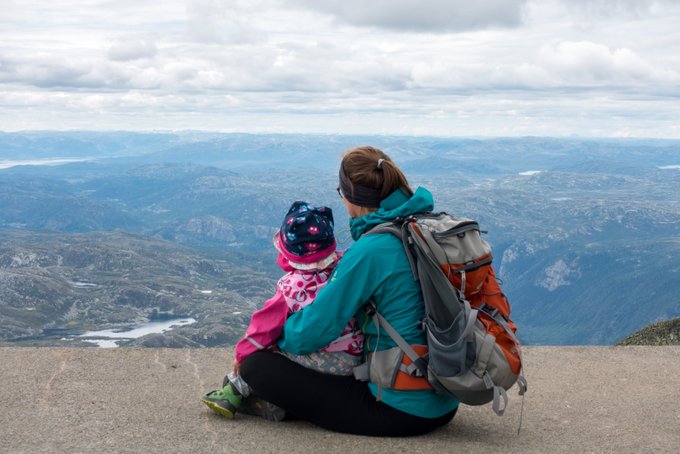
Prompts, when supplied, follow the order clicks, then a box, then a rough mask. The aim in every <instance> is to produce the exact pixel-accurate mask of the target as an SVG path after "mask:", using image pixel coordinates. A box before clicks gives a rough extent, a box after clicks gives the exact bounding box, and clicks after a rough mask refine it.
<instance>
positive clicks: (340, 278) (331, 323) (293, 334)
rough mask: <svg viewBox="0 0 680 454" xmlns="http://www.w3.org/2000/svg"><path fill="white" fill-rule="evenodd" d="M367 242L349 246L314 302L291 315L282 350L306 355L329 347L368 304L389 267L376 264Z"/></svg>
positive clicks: (281, 343)
mask: <svg viewBox="0 0 680 454" xmlns="http://www.w3.org/2000/svg"><path fill="white" fill-rule="evenodd" d="M366 243H370V241H368V242H364V241H362V242H361V243H359V242H357V243H355V244H354V245H353V246H352V247H351V248H350V249H348V250H347V252H345V255H344V257H343V258H342V260H341V261H340V263H339V264H338V266H337V268H336V269H335V271H334V272H333V274H332V275H331V278H330V280H329V282H328V283H327V284H326V286H325V287H324V288H323V289H322V290H321V291H320V292H319V294H318V295H317V296H316V298H315V299H314V302H313V303H312V304H310V305H309V306H306V307H305V308H303V309H302V310H300V311H298V312H295V313H294V314H292V315H291V316H290V317H289V318H288V320H287V321H286V324H285V327H284V331H283V339H282V340H281V341H279V347H280V348H281V349H282V350H285V351H287V352H289V353H293V354H296V355H304V354H308V353H311V352H314V351H317V350H319V349H321V348H323V347H325V346H327V345H328V344H329V343H331V342H332V341H333V340H335V339H336V338H337V337H338V336H339V335H340V334H341V333H342V331H343V330H344V329H345V327H346V326H347V322H348V321H349V320H350V319H351V318H352V317H353V316H354V314H356V313H357V311H358V310H359V309H360V308H361V307H362V306H363V305H364V304H366V302H367V301H368V300H369V298H370V297H371V295H373V293H374V292H375V290H376V289H377V288H378V286H379V285H380V284H381V283H382V282H383V281H384V279H385V278H386V277H387V275H388V274H389V270H386V269H384V268H383V267H380V266H374V263H373V259H372V257H373V256H374V255H373V254H372V253H371V249H370V248H369V247H367V244H366Z"/></svg>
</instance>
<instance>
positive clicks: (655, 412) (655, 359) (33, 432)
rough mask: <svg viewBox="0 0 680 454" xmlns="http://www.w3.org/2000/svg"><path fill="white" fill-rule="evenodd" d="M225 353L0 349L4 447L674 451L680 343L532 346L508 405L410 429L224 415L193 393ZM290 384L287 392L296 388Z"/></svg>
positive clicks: (207, 386)
mask: <svg viewBox="0 0 680 454" xmlns="http://www.w3.org/2000/svg"><path fill="white" fill-rule="evenodd" d="M229 356H230V352H226V351H225V350H224V349H184V350H178V349H131V348H118V349H85V348H83V349H63V348H13V347H7V348H0V364H1V365H2V367H0V383H2V386H0V402H1V403H2V405H1V406H0V440H2V443H1V445H2V451H3V452H8V453H35V452H116V453H127V452H145V453H147V452H148V453H168V452H192V453H202V452H206V453H215V452H229V453H241V452H243V453H250V452H252V453H258V454H259V453H279V452H289V453H294V452H309V453H317V452H321V451H323V452H324V453H327V454H329V453H336V452H337V453H354V452H356V453H366V452H408V453H420V452H423V453H426V452H427V453H433V452H435V453H436V452H442V453H443V452H484V453H492V452H504V453H507V452H517V453H519V452H541V453H543V452H551V453H559V452H565V453H566V452H569V453H573V452H617V453H621V452H631V453H633V452H634V453H638V452H678V450H679V449H680V396H679V395H678V392H677V390H678V385H679V384H680V381H679V379H678V377H680V346H669V347H528V348H526V349H525V358H526V363H527V366H526V374H527V379H528V381H529V392H528V393H527V395H526V399H525V402H524V416H523V422H522V430H521V432H520V434H519V435H518V434H517V427H518V424H519V417H520V408H521V404H520V403H521V400H520V398H519V397H518V396H517V390H516V388H513V389H512V390H511V391H510V393H509V394H510V399H511V400H510V405H509V408H508V411H507V412H506V415H505V416H503V417H497V416H495V415H494V414H493V412H492V411H491V409H490V408H489V407H488V406H483V407H467V406H461V409H460V411H459V413H458V415H457V416H456V417H455V418H454V420H453V422H452V423H451V424H449V425H448V426H447V427H445V428H443V429H442V430H439V431H437V432H434V433H432V434H430V435H426V436H423V437H417V438H391V439H387V438H372V437H362V436H353V435H345V434H338V433H332V432H328V431H326V430H323V429H319V428H316V427H314V426H311V425H309V424H307V423H304V422H299V421H292V422H282V423H272V422H268V421H264V420H260V419H258V418H254V417H250V416H245V415H244V416H241V415H238V417H237V419H235V420H227V419H224V418H221V417H219V416H217V415H215V414H213V413H212V412H210V411H209V410H208V409H207V408H206V407H205V406H204V405H203V404H202V403H201V402H200V400H199V398H200V396H201V395H202V394H203V393H205V392H206V391H208V390H211V389H214V388H215V387H217V385H218V384H219V383H220V382H221V379H222V376H223V374H224V367H225V363H226V361H227V358H229ZM291 392H295V390H291Z"/></svg>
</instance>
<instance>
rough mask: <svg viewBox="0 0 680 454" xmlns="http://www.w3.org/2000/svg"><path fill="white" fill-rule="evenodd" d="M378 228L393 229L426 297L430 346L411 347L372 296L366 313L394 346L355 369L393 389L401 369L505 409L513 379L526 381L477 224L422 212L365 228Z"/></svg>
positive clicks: (471, 400) (472, 401) (462, 397)
mask: <svg viewBox="0 0 680 454" xmlns="http://www.w3.org/2000/svg"><path fill="white" fill-rule="evenodd" d="M378 233H391V234H394V235H396V236H397V237H398V238H400V239H401V240H402V242H403V244H404V249H405V251H406V255H407V257H408V260H409V263H410V265H411V269H412V271H413V275H414V279H416V280H417V281H419V283H420V286H421V290H422V295H423V300H424V302H425V319H424V320H423V323H422V326H423V328H424V329H425V332H426V338H427V347H426V348H425V347H424V346H411V345H409V344H408V343H407V342H406V341H405V340H404V339H403V338H402V337H401V335H399V333H397V331H396V330H395V329H394V328H393V327H392V326H391V325H390V324H389V323H388V322H387V320H385V318H383V317H382V315H380V313H379V312H378V311H377V308H376V306H375V304H374V303H373V302H369V304H368V305H367V307H366V311H367V313H368V314H369V316H372V317H373V322H374V323H375V325H376V328H377V329H378V333H379V332H380V329H381V328H382V329H384V330H385V331H386V332H387V334H388V335H389V336H390V337H391V338H392V339H393V340H394V342H395V343H396V344H397V345H398V347H394V348H392V349H387V350H383V351H375V352H371V353H369V359H368V361H367V363H366V364H365V366H364V368H363V369H364V370H363V371H362V370H361V369H360V370H359V371H358V374H355V375H357V377H358V378H361V377H360V375H363V376H364V377H363V378H368V379H370V381H371V382H373V383H376V384H377V385H378V387H379V389H380V388H381V387H386V388H395V386H394V385H395V378H396V377H397V376H398V372H399V371H401V372H406V373H407V374H409V375H410V376H412V377H426V378H427V381H428V382H429V385H431V387H432V388H433V389H434V390H435V392H438V393H443V394H448V395H450V396H453V397H454V398H456V399H457V400H458V401H460V402H462V403H464V404H468V405H482V404H485V403H488V402H492V401H493V410H494V411H495V412H496V414H498V415H499V416H500V415H502V414H503V413H504V411H505V408H506V407H507V403H508V397H507V393H506V390H508V389H510V388H511V387H512V386H513V385H514V384H515V383H517V384H518V386H519V394H520V395H524V392H525V391H526V380H525V379H524V376H523V374H522V366H523V365H522V353H521V348H520V345H519V341H518V340H517V337H516V336H515V331H516V329H517V328H516V326H515V324H514V323H513V322H512V321H511V320H510V305H509V303H508V300H507V299H506V297H505V295H504V294H503V292H502V291H501V289H500V287H499V285H498V282H497V280H496V275H495V273H494V270H493V267H492V266H491V262H492V252H491V247H490V246H489V244H488V243H487V242H486V241H484V240H483V239H482V238H481V236H480V233H481V231H480V228H479V224H478V223H477V222H475V221H473V220H470V219H466V218H457V217H454V216H451V215H449V214H447V213H423V214H417V215H412V216H409V217H407V218H404V219H397V220H395V221H394V222H390V223H384V224H380V225H378V226H376V227H374V228H373V229H372V230H370V231H369V232H367V233H366V234H367V235H368V234H378ZM419 353H420V354H419ZM402 389H403V388H402ZM411 389H415V388H411ZM379 394H380V391H379Z"/></svg>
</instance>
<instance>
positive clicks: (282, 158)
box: [0, 132, 680, 346]
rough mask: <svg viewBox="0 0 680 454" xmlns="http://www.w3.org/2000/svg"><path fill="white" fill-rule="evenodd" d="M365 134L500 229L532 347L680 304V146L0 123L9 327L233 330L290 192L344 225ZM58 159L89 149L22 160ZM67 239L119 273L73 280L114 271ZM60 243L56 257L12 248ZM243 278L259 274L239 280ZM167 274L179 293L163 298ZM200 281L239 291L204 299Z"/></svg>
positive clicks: (7, 335) (608, 339) (13, 337)
mask: <svg viewBox="0 0 680 454" xmlns="http://www.w3.org/2000/svg"><path fill="white" fill-rule="evenodd" d="M360 144H371V145H374V146H378V147H380V148H382V149H383V150H385V151H386V152H387V153H388V154H390V156H392V158H393V159H394V160H395V161H396V162H397V163H398V164H399V165H400V166H401V167H402V168H403V169H404V171H405V173H406V174H407V176H408V177H409V180H410V182H411V184H412V185H413V186H418V185H423V186H425V187H427V188H429V189H430V190H431V191H432V192H433V194H434V196H435V203H436V207H435V208H436V210H444V211H447V212H449V213H452V214H456V215H461V216H466V217H471V218H474V219H477V220H478V221H479V222H480V224H481V225H482V228H483V229H485V230H487V231H488V234H487V235H486V239H487V240H488V241H489V242H490V243H491V244H492V246H493V248H494V255H495V258H494V262H495V267H496V269H497V274H498V276H499V277H500V278H501V280H502V282H503V289H504V291H505V293H506V294H507V295H508V297H509V299H510V301H511V303H512V306H513V319H514V320H515V321H516V322H517V324H518V325H519V326H520V330H519V334H520V338H521V339H522V341H523V342H524V343H526V344H612V343H614V342H616V341H617V340H619V339H621V338H623V337H625V336H626V335H627V334H630V333H631V332H634V331H636V330H638V329H640V328H642V327H644V326H646V325H648V324H650V323H653V322H657V321H661V320H665V319H670V318H673V317H677V316H679V315H680V297H678V296H677V295H680V197H678V194H680V141H672V140H642V139H636V140H633V139H629V140H624V139H618V140H615V139H606V140H605V139H602V140H584V139H555V138H531V137H529V138H518V139H484V140H482V139H450V138H436V137H388V136H375V137H370V136H310V135H295V134H289V135H275V134H270V135H249V134H217V133H215V134H207V133H197V132H185V133H163V134H154V133H148V134H146V133H145V134H141V133H126V132H117V133H94V132H72V133H59V132H25V133H0V208H1V209H0V234H1V235H0V237H1V238H3V249H2V254H0V277H1V279H0V315H2V317H3V319H2V328H1V329H0V339H4V340H5V341H6V342H27V339H28V338H31V339H33V340H32V341H31V342H37V341H36V339H35V337H36V336H37V337H40V336H41V333H42V332H43V331H44V330H51V329H59V328H68V327H72V331H73V332H79V330H87V329H93V328H98V327H102V326H110V325H111V324H126V323H127V324H130V323H133V322H135V321H139V320H142V319H148V318H149V317H150V316H154V312H153V310H154V309H155V310H156V313H174V314H177V315H183V316H184V315H186V316H192V317H194V318H195V319H196V320H197V323H196V324H194V325H189V326H183V327H181V328H178V329H177V330H173V333H174V332H175V331H177V332H178V333H179V332H185V333H189V332H190V331H192V330H195V331H196V333H194V334H191V333H189V334H187V335H185V336H184V338H185V339H187V340H179V337H178V338H177V339H175V340H174V341H167V342H168V343H169V344H177V345H189V344H188V342H196V343H197V344H200V345H211V346H213V345H223V344H227V343H229V342H233V340H234V339H235V338H236V337H235V336H236V332H237V331H238V330H240V329H242V328H243V327H244V326H245V323H247V315H246V314H245V312H248V311H250V310H252V309H253V308H255V307H256V306H257V305H259V304H262V302H263V301H264V299H266V298H267V297H268V292H270V291H271V290H272V289H273V283H274V282H275V280H276V278H277V277H278V276H279V275H280V270H278V269H277V267H276V266H275V264H274V257H275V254H274V251H273V248H272V246H271V237H272V235H273V234H274V232H275V231H276V229H277V227H278V225H279V223H280V221H281V219H282V217H283V215H284V214H285V212H286V210H287V208H288V207H289V206H290V204H291V203H292V201H294V200H308V201H310V202H312V203H314V204H317V205H321V204H323V205H327V206H329V207H331V208H332V209H333V211H334V214H335V218H336V234H338V236H339V237H341V238H345V237H347V232H341V231H342V230H343V229H344V228H345V226H346V225H347V223H348V218H347V214H346V212H345V210H344V207H343V205H342V203H341V201H340V200H339V198H338V197H337V194H336V193H335V187H336V186H337V166H338V162H339V157H340V155H341V153H342V151H343V150H345V149H347V148H349V147H351V146H354V145H360ZM57 158H60V159H63V160H69V159H71V160H76V159H78V160H79V161H78V162H70V163H64V164H61V165H14V164H17V163H18V161H40V160H53V159H57ZM44 164H48V162H44ZM66 244H71V245H73V244H78V245H80V247H81V249H82V252H81V253H82V254H83V255H84V256H88V257H89V258H88V259H87V260H89V262H88V263H91V264H92V263H97V264H99V265H97V266H94V265H92V266H91V267H90V268H88V267H85V268H84V269H86V270H90V269H92V270H93V273H95V274H97V273H100V272H102V270H100V269H99V268H98V266H102V267H104V266H105V264H106V263H118V264H119V266H118V267H117V268H116V269H115V270H109V271H107V273H112V274H110V276H111V279H112V281H111V282H112V283H111V284H110V285H106V286H101V287H97V288H96V290H94V288H92V287H90V288H78V287H75V288H74V287H73V285H71V284H68V282H80V281H83V282H90V281H89V280H88V279H90V280H91V281H92V283H97V282H99V281H97V279H100V278H101V276H99V275H98V274H97V275H92V276H89V275H88V276H86V277H82V276H80V274H82V273H83V271H82V270H80V271H77V270H79V268H77V267H76V268H74V267H73V266H71V265H69V266H66V265H63V264H64V263H71V262H68V261H67V262H64V258H63V257H65V256H69V257H70V255H68V254H66V252H65V251H66V250H67V249H66V246H65V245H66ZM350 244H351V241H350V242H348V243H345V244H344V245H343V246H342V247H348V246H349V245H350ZM95 246H96V247H95ZM123 250H125V251H128V253H129V254H130V257H134V260H133V261H132V262H125V260H123V259H122V258H120V257H119V256H118V255H116V254H115V253H114V252H117V251H123ZM149 251H154V252H153V253H151V252H149ZM64 254H66V255H64ZM51 255H53V256H52V258H51V259H49V260H48V259H47V258H45V260H47V261H46V262H45V263H50V265H44V264H43V262H41V261H40V260H37V259H36V260H37V261H36V260H28V261H25V260H24V259H21V260H19V262H17V261H16V260H15V258H16V257H50V256H51ZM59 257H62V258H61V259H60V258H59ZM50 260H51V261H50ZM59 260H61V262H59ZM83 260H85V259H83ZM131 260H132V259H131ZM202 260H203V261H205V262H201V261H202ZM12 263H14V265H12ZM17 263H25V265H22V266H21V267H19V268H17V267H16V264H17ZM59 263H61V264H62V265H59ZM84 263H85V262H84ZM167 263H184V268H181V267H180V268H176V267H172V266H164V264H167ZM200 263H208V264H210V266H208V268H206V269H213V270H219V271H217V272H214V273H213V274H211V273H210V272H207V271H205V270H204V268H203V265H199V264H200ZM88 266H90V265H88ZM19 270H21V272H20V273H19ZM95 270H96V271H95ZM131 270H135V271H134V272H132V271H131ZM17 273H19V274H17ZM137 273H139V277H140V279H141V277H142V276H143V277H144V279H143V280H139V281H138V280H134V281H129V279H130V276H131V275H133V274H137ZM231 274H235V275H240V276H250V275H257V276H259V277H258V278H257V279H255V280H252V282H251V284H249V285H247V286H245V287H244V286H239V285H238V284H237V283H236V282H234V281H233V280H230V278H228V277H227V275H231ZM83 276H85V275H84V274H83ZM124 276H127V279H128V281H127V282H126V281H125V280H124V279H123V277H124ZM187 276H191V279H198V280H197V281H192V280H191V279H189V280H186V279H188V278H187ZM183 279H184V280H185V282H184V284H183V285H179V284H178V282H180V281H182V280H183ZM154 280H155V281H158V282H164V283H166V284H167V285H166V287H164V290H163V292H165V294H166V295H172V297H170V296H167V299H166V300H163V301H166V305H165V306H163V307H162V308H161V307H160V306H159V305H158V304H157V303H158V300H155V299H154V298H152V297H151V294H152V291H151V290H150V289H154V287H153V286H151V285H150V284H149V282H152V281H154ZM40 282H42V284H40ZM45 282H49V285H47V284H45ZM202 282H205V283H206V284H209V285H208V286H209V287H211V289H221V290H220V292H228V294H229V297H224V298H222V299H217V297H216V296H215V295H216V294H213V295H212V296H211V297H207V296H205V295H206V294H202V293H200V292H198V293H196V289H198V288H200V287H202V285H199V284H201V283H202ZM29 283H30V285H29ZM98 285H99V284H98ZM47 289H49V290H47ZM133 289H134V290H133ZM215 291H216V290H215ZM87 292H90V293H87ZM225 294H226V293H225ZM137 299H139V302H136V301H137ZM187 300H191V301H194V300H195V301H196V309H195V310H190V308H191V307H192V306H193V304H190V303H188V302H187ZM29 302H30V304H29ZM79 304H80V305H81V306H82V307H85V306H87V307H88V308H89V309H88V310H85V309H79V307H81V306H79ZM217 306H223V308H222V309H219V310H221V311H222V312H219V313H220V314H221V315H218V320H220V322H219V323H217V322H216V323H213V322H212V320H214V319H211V316H210V315H209V314H212V313H213V312H210V311H214V310H218V309H216V307H217ZM208 307H210V308H211V309H210V310H208V309H207V308H208ZM31 308H33V309H31ZM170 311H172V312H170ZM234 312H241V313H242V314H240V315H242V317H240V318H239V317H236V318H235V319H233V320H232V319H231V318H229V316H228V315H229V314H232V313H234ZM220 317H221V318H220ZM225 317H226V318H225ZM221 323H224V326H226V328H224V329H223V330H222V331H221V333H222V334H220V336H216V337H215V339H213V340H209V341H206V340H205V338H204V337H203V336H205V335H206V334H205V330H208V331H209V330H211V329H215V330H218V329H219V328H218V326H220V324H221ZM208 325H209V326H210V328H206V326H208ZM74 326H75V327H74ZM48 332H51V331H48ZM199 332H200V334H197V333H199ZM166 337H168V338H170V337H173V336H171V335H168V336H166ZM208 338H210V336H208ZM201 339H203V341H201ZM43 341H45V342H48V340H46V339H43ZM156 342H158V339H156Z"/></svg>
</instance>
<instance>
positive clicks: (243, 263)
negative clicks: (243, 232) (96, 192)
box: [0, 231, 273, 347]
mask: <svg viewBox="0 0 680 454" xmlns="http://www.w3.org/2000/svg"><path fill="white" fill-rule="evenodd" d="M0 241H1V246H0V326H2V329H0V342H2V341H5V342H12V343H13V344H14V345H62V346H78V345H92V344H88V343H87V342H86V341H84V340H81V339H79V338H76V337H75V336H77V335H79V334H82V333H84V332H87V331H96V330H102V329H119V330H120V329H125V328H128V327H131V326H134V325H137V324H139V323H143V322H148V321H149V320H163V319H170V318H179V317H192V318H193V319H195V320H196V323H193V324H191V325H187V326H183V327H180V328H176V329H174V330H172V331H171V332H169V333H168V334H164V335H148V336H145V337H143V338H140V339H137V340H135V341H133V342H132V345H138V346H166V347H186V346H192V347H201V346H218V345H229V344H233V343H234V342H235V341H237V340H238V339H239V338H240V336H241V335H242V334H243V331H244V329H245V326H246V325H247V322H248V320H249V315H250V313H251V312H252V311H253V310H254V308H256V307H258V306H259V305H261V303H262V302H263V301H264V300H265V299H266V298H268V297H269V294H270V293H271V291H272V289H273V281H272V279H271V278H269V277H268V276H267V275H265V274H264V273H261V272H258V271H254V270H252V269H250V268H249V267H248V266H247V263H248V262H247V258H246V257H243V256H237V255H236V254H233V255H226V256H223V257H221V258H210V257H208V256H206V255H199V254H197V253H196V252H195V251H193V250H191V249H190V248H187V247H186V246H181V245H178V244H175V243H171V242H168V241H163V240H159V239H154V238H148V237H143V236H140V235H132V234H126V233H121V232H110V233H84V234H54V233H46V232H42V233H34V232H9V231H4V232H0ZM251 264H252V263H251Z"/></svg>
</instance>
